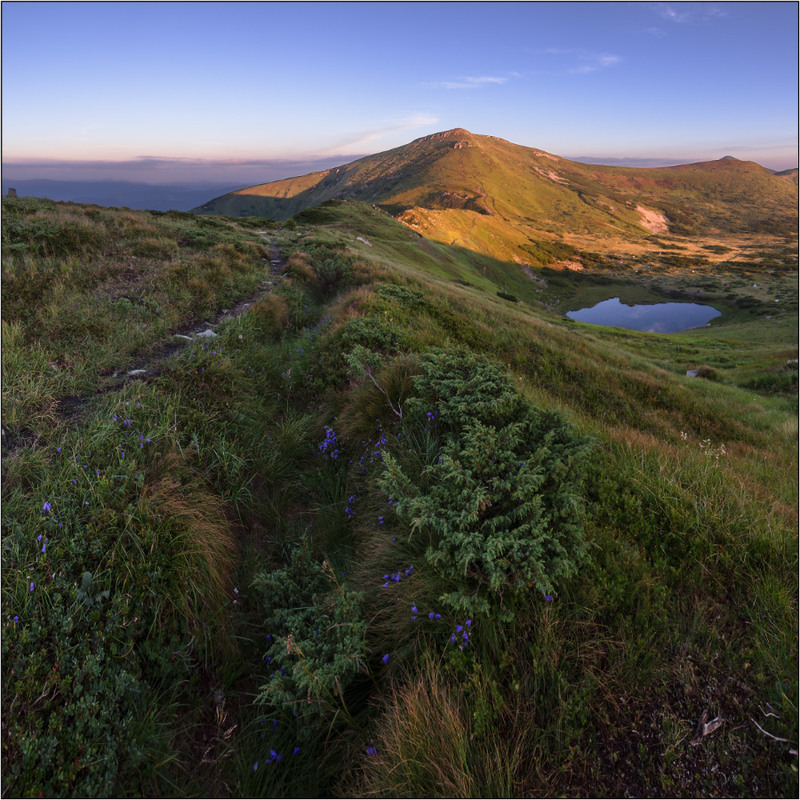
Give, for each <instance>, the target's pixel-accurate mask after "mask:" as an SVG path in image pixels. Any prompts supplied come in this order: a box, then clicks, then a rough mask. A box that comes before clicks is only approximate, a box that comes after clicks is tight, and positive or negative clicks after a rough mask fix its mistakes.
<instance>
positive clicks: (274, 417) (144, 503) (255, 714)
mask: <svg viewBox="0 0 800 800" xmlns="http://www.w3.org/2000/svg"><path fill="white" fill-rule="evenodd" d="M481 216H488V215H481ZM276 253H279V256H276V255H275V254H276ZM3 256H4V258H3V276H2V277H3V290H4V291H3V308H2V314H3V320H2V323H3V337H2V347H3V405H2V413H3V420H2V423H3V461H2V469H3V481H2V490H3V520H2V521H3V548H4V559H3V581H2V593H3V594H2V600H3V603H2V608H3V618H2V622H1V624H2V627H3V631H2V632H3V636H2V647H3V654H2V655H3V659H2V668H3V688H4V691H3V699H2V703H3V708H2V711H3V736H2V748H3V762H4V769H3V793H4V794H8V795H9V796H11V795H25V796H28V795H39V794H44V795H51V796H110V795H136V796H164V795H167V794H168V795H170V796H172V795H181V796H246V797H251V796H304V797H305V796H365V797H370V796H432V797H435V796H448V797H450V796H464V797H473V796H504V797H505V796H509V797H511V796H526V797H527V796H556V795H563V796H570V797H583V796H607V797H618V796H626V795H628V796H709V797H728V796H786V797H793V796H796V793H797V772H796V757H795V756H792V755H791V754H790V752H789V751H790V749H792V748H793V747H794V749H796V741H797V730H798V726H797V702H798V693H797V540H796V530H797V506H798V499H797V480H796V477H797V355H798V351H797V337H796V333H797V292H796V270H794V271H792V270H791V269H789V268H788V267H786V265H785V264H783V263H781V264H777V262H776V265H775V266H774V267H773V268H770V269H766V268H765V267H764V265H763V263H762V262H761V261H760V260H759V261H758V262H756V260H755V259H753V261H752V264H748V263H745V262H737V263H736V264H734V265H732V266H729V267H726V268H725V269H714V270H708V271H707V272H705V273H703V274H702V275H701V276H695V275H692V274H691V273H690V272H688V271H686V273H685V274H684V273H681V272H680V271H675V270H669V271H667V270H664V271H659V270H657V269H654V270H653V272H642V273H641V274H640V275H637V276H635V277H631V276H628V278H627V279H623V277H622V276H620V275H616V276H610V275H608V274H607V273H606V272H604V271H597V272H592V273H591V274H590V271H589V270H585V271H584V272H582V273H578V272H563V271H557V270H546V269H543V270H539V271H538V272H537V276H536V277H538V278H539V281H535V280H531V279H530V278H529V277H528V276H527V275H526V274H525V273H524V272H523V271H521V270H518V269H517V270H516V271H515V270H514V266H515V263H514V262H513V261H509V262H506V261H502V260H500V259H498V258H495V257H493V256H491V255H487V254H482V253H478V252H475V251H474V250H470V249H468V248H465V247H461V246H459V245H449V244H447V243H442V242H439V241H433V240H429V239H426V238H424V237H420V236H419V235H418V234H416V233H415V232H414V231H412V230H410V229H409V227H408V226H406V225H402V224H401V223H399V222H398V221H397V220H396V219H394V218H393V217H392V216H391V215H390V214H388V213H386V212H385V211H384V210H382V209H381V208H376V207H373V205H372V204H370V203H364V202H359V201H354V200H338V201H329V202H326V203H324V204H323V205H321V206H317V207H314V208H309V209H306V210H305V211H303V212H301V213H299V214H297V215H296V216H295V217H294V218H293V220H292V221H291V222H289V223H287V224H286V225H284V226H282V227H279V226H277V225H271V224H269V223H267V222H265V220H263V219H250V218H241V217H230V218H224V217H217V216H194V215H190V214H178V213H172V212H171V213H167V214H162V213H157V212H131V211H129V210H124V209H103V208H98V207H87V206H82V205H78V204H64V203H51V202H47V201H36V200H32V199H28V198H17V199H4V200H3ZM700 280H702V283H703V284H704V285H703V286H700V285H699V281H700ZM540 281H541V282H540ZM754 283H758V284H759V286H758V287H757V288H756V287H753V284H754ZM793 287H794V288H793ZM602 291H612V292H613V293H618V292H623V291H627V292H629V293H631V295H633V294H634V293H636V292H639V293H641V294H642V295H647V297H648V298H650V297H656V296H657V295H658V291H679V292H690V291H695V292H699V291H702V292H708V293H712V294H713V295H714V296H715V298H717V297H718V298H719V299H720V300H721V301H722V300H725V301H726V302H727V303H728V306H726V313H725V314H724V315H723V319H724V322H723V324H721V325H719V326H715V327H712V328H705V329H700V330H696V331H688V332H685V333H682V334H674V335H668V336H665V335H657V334H647V333H640V332H636V331H625V330H621V329H614V328H598V327H596V326H589V325H583V324H580V323H573V322H571V321H568V320H565V319H564V318H562V317H561V315H560V311H561V306H560V304H561V303H563V302H567V298H568V297H577V296H579V297H581V298H587V297H590V296H591V295H592V294H593V293H595V294H596V293H598V292H602ZM776 298H780V300H781V302H780V303H778V304H775V299H776ZM226 309H227V310H228V311H229V312H230V311H231V310H237V313H225V310H226ZM206 329H213V332H214V333H215V334H216V336H198V335H196V333H197V332H198V331H201V332H205V330H206ZM176 334H177V336H176ZM187 337H188V338H187ZM139 369H142V370H144V371H143V372H139V371H138V370H139ZM690 369H691V370H695V369H696V370H698V377H697V378H688V377H687V376H686V371H687V370H690ZM132 371H133V372H134V374H129V373H130V372H132ZM559 520H563V522H560V521H559ZM579 521H580V524H579ZM548 531H549V532H550V533H548ZM534 545H535V546H534ZM559 548H560V549H559ZM554 553H555V554H556V557H555V560H554V558H553V554H554ZM556 562H560V563H556ZM546 579H547V580H548V581H550V580H552V583H549V582H548V583H547V585H545V580H546ZM767 704H769V705H767ZM767 714H769V715H770V716H767ZM772 714H774V715H775V716H772ZM755 722H757V723H758V725H760V727H761V728H762V729H763V731H765V732H766V733H764V732H762V730H759V728H758V727H756V725H755V724H754V723H755ZM704 723H705V725H706V727H704ZM708 723H715V724H708ZM719 723H721V724H719ZM770 737H774V738H770Z"/></svg>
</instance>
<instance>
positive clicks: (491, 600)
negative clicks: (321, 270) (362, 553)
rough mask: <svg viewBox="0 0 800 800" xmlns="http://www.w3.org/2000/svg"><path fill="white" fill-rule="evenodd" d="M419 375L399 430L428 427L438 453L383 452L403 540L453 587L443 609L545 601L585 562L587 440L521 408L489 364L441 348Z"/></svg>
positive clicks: (558, 421) (384, 483)
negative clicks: (531, 597)
mask: <svg viewBox="0 0 800 800" xmlns="http://www.w3.org/2000/svg"><path fill="white" fill-rule="evenodd" d="M421 366H422V370H423V374H422V375H421V376H420V377H418V378H417V380H416V384H415V389H414V391H415V397H414V398H412V399H410V400H408V401H407V402H406V405H405V413H404V418H403V423H404V428H405V429H406V430H407V429H408V428H409V427H414V426H417V427H425V428H426V429H430V426H434V425H435V426H436V427H437V428H438V431H439V444H440V447H439V449H438V451H437V452H435V453H434V454H433V458H430V459H429V461H428V463H421V462H420V460H419V459H416V460H412V459H409V458H407V457H406V456H405V455H404V453H403V451H402V449H399V450H398V451H396V452H395V453H394V454H392V453H390V452H386V453H385V454H384V457H383V464H384V473H383V475H382V476H381V478H380V479H379V485H380V487H381V489H382V490H383V491H384V492H385V493H386V494H387V495H388V496H389V498H391V500H392V508H393V509H394V512H395V514H396V515H397V516H398V517H399V518H400V520H401V521H402V522H403V523H405V525H406V526H407V527H408V530H409V535H410V536H411V537H420V538H421V539H422V540H423V541H424V542H425V543H426V545H427V547H426V550H425V558H426V560H427V561H428V562H429V563H430V564H431V565H432V566H433V567H434V568H435V569H436V570H437V571H438V572H439V573H440V574H441V575H442V576H443V577H445V578H446V579H447V580H448V581H455V582H457V585H459V587H460V588H459V589H457V590H456V591H454V592H450V593H448V594H446V595H444V596H443V597H442V601H443V602H444V603H446V604H447V605H449V606H450V607H451V608H453V609H454V610H457V611H459V612H465V613H474V612H488V611H489V610H490V609H492V608H496V607H498V606H500V607H501V608H505V609H506V613H507V614H512V613H513V612H512V611H511V610H510V609H511V606H512V605H513V601H515V600H519V599H520V598H522V597H523V596H524V595H525V594H526V593H527V592H528V591H529V590H530V589H532V588H535V589H537V590H539V591H540V592H541V593H542V594H544V595H545V596H547V597H551V596H552V593H553V592H554V591H555V588H556V587H557V586H558V585H559V583H560V582H562V581H563V580H564V579H566V578H568V577H569V576H570V575H572V574H574V573H575V571H576V570H577V568H578V566H579V565H580V563H581V561H582V560H583V559H584V557H585V548H584V543H583V537H582V510H581V495H580V489H581V480H582V462H583V456H584V454H585V453H586V450H587V446H588V442H587V440H585V439H584V438H582V437H580V436H577V435H576V434H575V433H574V432H573V431H571V430H570V429H569V427H568V426H567V424H566V423H565V421H564V420H563V419H562V418H561V417H560V416H559V415H558V414H556V413H554V412H550V411H539V410H537V409H534V408H533V407H532V406H530V405H529V404H528V403H527V402H526V401H525V400H524V398H523V397H522V396H521V395H520V393H519V392H518V391H517V389H516V387H515V386H514V385H513V383H512V382H511V380H510V379H509V377H508V376H507V375H506V374H505V373H504V372H503V370H502V369H501V368H500V367H499V366H498V365H496V364H493V363H492V362H490V361H486V360H483V359H480V358H477V357H475V356H473V355H471V354H467V353H465V352H456V353H453V352H447V351H441V350H440V351H434V352H432V353H430V354H429V355H427V356H426V357H425V358H423V360H422V364H421ZM402 438H407V435H406V436H404V437H402Z"/></svg>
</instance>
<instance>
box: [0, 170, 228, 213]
mask: <svg viewBox="0 0 800 800" xmlns="http://www.w3.org/2000/svg"><path fill="white" fill-rule="evenodd" d="M232 186H235V184H232V183H230V182H229V183H226V184H223V183H219V182H212V181H207V182H203V183H192V184H151V183H138V182H134V181H62V180H49V179H40V180H35V179H24V180H17V179H14V178H4V179H3V182H2V189H3V195H4V196H5V195H6V194H8V190H9V189H16V192H17V195H18V196H19V197H46V198H48V199H49V200H66V201H69V202H72V203H92V204H94V205H98V206H118V207H126V208H136V209H140V208H141V209H155V210H157V211H170V210H173V209H174V210H176V211H188V210H189V209H190V208H192V207H193V206H196V205H197V204H198V203H202V202H203V201H204V200H205V199H206V198H207V197H208V196H209V194H211V193H213V192H224V191H227V190H228V189H230V188H231V187H232Z"/></svg>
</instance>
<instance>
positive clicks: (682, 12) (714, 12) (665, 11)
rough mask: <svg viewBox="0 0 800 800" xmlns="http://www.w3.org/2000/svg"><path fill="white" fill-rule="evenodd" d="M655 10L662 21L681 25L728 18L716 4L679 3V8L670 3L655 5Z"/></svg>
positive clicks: (726, 13) (723, 10)
mask: <svg viewBox="0 0 800 800" xmlns="http://www.w3.org/2000/svg"><path fill="white" fill-rule="evenodd" d="M653 10H654V11H655V12H656V14H658V16H659V17H661V19H665V20H667V21H668V22H675V23H677V24H679V25H680V24H684V23H687V22H695V21H697V20H706V19H718V18H720V17H727V16H728V12H727V11H725V9H723V8H721V7H720V6H719V5H717V4H716V3H679V4H677V6H676V5H672V4H670V3H654V4H653Z"/></svg>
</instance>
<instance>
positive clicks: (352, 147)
mask: <svg viewBox="0 0 800 800" xmlns="http://www.w3.org/2000/svg"><path fill="white" fill-rule="evenodd" d="M438 121H439V118H438V117H435V116H433V115H432V114H412V115H411V116H408V117H404V118H402V119H399V120H391V121H388V122H387V123H386V124H384V125H381V126H380V127H377V128H372V129H369V130H366V131H362V132H361V133H359V134H357V135H353V136H352V137H351V138H347V139H343V140H341V141H339V142H337V143H336V144H334V145H333V146H331V147H328V148H326V149H325V151H324V152H325V154H328V153H330V154H334V153H343V154H347V153H353V152H355V151H358V152H362V153H363V152H364V151H363V150H362V149H361V148H362V147H363V146H365V145H366V144H368V143H369V142H374V141H377V140H379V139H383V138H385V137H386V136H391V135H392V134H394V133H398V132H400V131H406V130H415V129H417V128H426V127H429V126H431V125H435V124H436V123H437V122H438Z"/></svg>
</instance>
